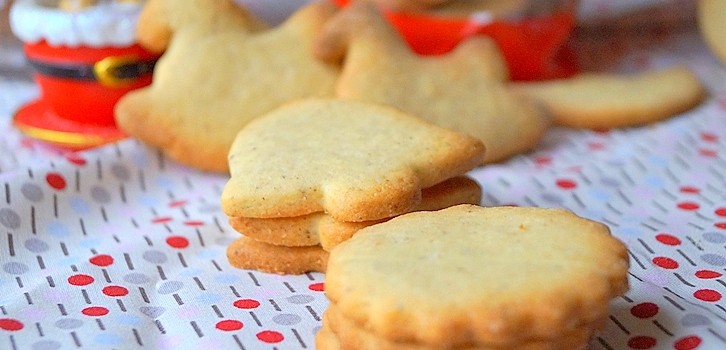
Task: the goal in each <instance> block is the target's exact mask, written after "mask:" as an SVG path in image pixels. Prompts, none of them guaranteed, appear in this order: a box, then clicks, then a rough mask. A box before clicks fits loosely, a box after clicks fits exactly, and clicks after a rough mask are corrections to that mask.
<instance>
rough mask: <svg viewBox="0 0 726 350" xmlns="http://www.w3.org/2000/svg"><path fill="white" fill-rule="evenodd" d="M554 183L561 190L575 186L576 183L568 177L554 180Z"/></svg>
mask: <svg viewBox="0 0 726 350" xmlns="http://www.w3.org/2000/svg"><path fill="white" fill-rule="evenodd" d="M555 185H557V187H559V188H561V189H563V190H572V189H575V188H577V183H576V182H575V181H573V180H569V179H559V180H557V181H556V182H555Z"/></svg>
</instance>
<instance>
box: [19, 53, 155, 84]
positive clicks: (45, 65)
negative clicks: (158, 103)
mask: <svg viewBox="0 0 726 350" xmlns="http://www.w3.org/2000/svg"><path fill="white" fill-rule="evenodd" d="M156 61H157V60H156V59H146V60H141V59H138V58H135V57H128V56H110V57H106V58H104V59H102V60H100V61H98V62H96V63H94V64H66V63H55V62H54V63H49V62H42V61H39V60H35V59H29V62H30V65H31V66H32V67H33V69H35V71H36V72H37V73H39V74H42V75H45V76H48V77H54V78H61V79H71V80H81V81H98V82H99V83H101V85H104V86H107V87H119V86H124V85H128V84H131V83H133V82H134V81H136V80H137V79H139V78H141V77H143V76H145V75H149V74H152V73H153V72H154V65H155V64H156Z"/></svg>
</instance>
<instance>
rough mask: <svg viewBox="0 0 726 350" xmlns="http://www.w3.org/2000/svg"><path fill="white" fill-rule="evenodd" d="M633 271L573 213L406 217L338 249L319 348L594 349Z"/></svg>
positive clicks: (593, 226)
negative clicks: (610, 308)
mask: <svg viewBox="0 0 726 350" xmlns="http://www.w3.org/2000/svg"><path fill="white" fill-rule="evenodd" d="M627 270H628V255H627V250H626V248H625V246H624V245H623V244H622V243H621V242H620V241H618V240H617V239H616V238H614V237H613V236H612V235H611V234H610V231H609V230H608V228H607V227H606V226H605V225H602V224H600V223H597V222H594V221H590V220H587V219H584V218H580V217H578V216H576V215H574V214H572V213H571V212H569V211H566V210H562V209H541V208H518V207H492V208H484V207H480V206H472V205H460V206H455V207H451V208H447V209H443V210H440V211H430V212H417V213H409V214H404V215H401V216H398V217H396V218H394V219H392V220H389V221H387V222H385V223H381V224H378V225H375V226H370V227H367V228H364V229H362V230H361V231H359V232H358V234H356V236H354V237H352V238H351V239H349V240H347V241H346V242H343V243H342V244H340V245H339V246H338V247H337V248H336V249H335V250H334V251H333V252H332V253H331V255H330V261H329V264H328V271H327V274H326V281H325V289H326V295H327V297H328V298H329V299H330V306H329V308H328V309H327V310H326V311H325V313H324V315H323V327H322V328H321V329H320V331H319V333H318V334H317V336H316V342H317V349H319V350H325V349H376V350H388V349H530V350H532V349H552V350H555V349H557V350H559V349H585V348H586V347H587V343H588V340H589V339H590V338H591V336H592V334H593V333H594V332H595V331H596V330H597V329H598V328H599V327H601V326H602V325H603V323H604V321H605V320H606V319H607V317H608V314H609V313H608V304H609V301H610V300H611V299H612V298H614V297H616V296H618V295H620V294H622V293H624V292H625V291H626V290H627V288H628V281H627Z"/></svg>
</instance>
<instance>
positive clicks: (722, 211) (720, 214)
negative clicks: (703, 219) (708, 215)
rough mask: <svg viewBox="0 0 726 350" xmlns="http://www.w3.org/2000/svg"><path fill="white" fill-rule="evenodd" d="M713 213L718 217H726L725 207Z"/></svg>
mask: <svg viewBox="0 0 726 350" xmlns="http://www.w3.org/2000/svg"><path fill="white" fill-rule="evenodd" d="M714 213H716V215H718V216H724V217H726V207H721V208H716V210H714Z"/></svg>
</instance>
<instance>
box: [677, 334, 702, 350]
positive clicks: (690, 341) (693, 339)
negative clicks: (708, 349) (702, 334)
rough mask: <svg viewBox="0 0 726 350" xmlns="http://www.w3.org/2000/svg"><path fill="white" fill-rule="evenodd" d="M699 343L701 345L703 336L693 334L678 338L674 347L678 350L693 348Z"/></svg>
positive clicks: (691, 349)
mask: <svg viewBox="0 0 726 350" xmlns="http://www.w3.org/2000/svg"><path fill="white" fill-rule="evenodd" d="M699 345H701V338H699V337H697V336H695V335H692V336H688V337H685V338H681V339H678V340H677V341H676V342H675V343H674V344H673V347H674V348H675V349H676V350H693V349H695V348H697V347H698V346H699Z"/></svg>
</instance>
